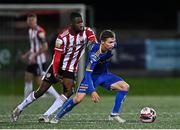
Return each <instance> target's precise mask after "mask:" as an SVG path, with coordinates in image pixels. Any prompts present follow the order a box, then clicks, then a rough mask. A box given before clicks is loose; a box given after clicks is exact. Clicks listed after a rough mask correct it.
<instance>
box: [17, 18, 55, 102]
mask: <svg viewBox="0 0 180 130" xmlns="http://www.w3.org/2000/svg"><path fill="white" fill-rule="evenodd" d="M27 24H28V26H29V41H30V49H29V51H27V52H26V53H25V54H23V55H22V57H21V58H22V59H23V60H24V61H26V62H27V63H28V66H27V68H26V72H25V86H24V99H25V98H27V96H28V95H29V94H30V93H31V92H32V91H33V78H34V77H35V78H36V81H37V84H38V86H39V85H40V82H41V78H42V75H43V74H44V73H45V72H44V71H45V63H46V53H47V50H48V44H47V41H46V32H45V30H44V29H43V28H42V27H40V26H39V25H38V24H37V16H36V15H35V14H29V15H28V16H27ZM48 92H49V93H50V94H52V95H53V96H54V97H56V98H57V97H58V93H57V92H56V90H55V89H54V88H53V87H50V89H49V90H48Z"/></svg>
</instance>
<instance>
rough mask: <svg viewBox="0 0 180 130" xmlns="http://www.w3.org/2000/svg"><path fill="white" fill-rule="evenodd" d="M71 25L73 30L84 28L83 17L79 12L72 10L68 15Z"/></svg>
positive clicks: (78, 30)
mask: <svg viewBox="0 0 180 130" xmlns="http://www.w3.org/2000/svg"><path fill="white" fill-rule="evenodd" d="M70 20H71V27H72V29H73V30H74V31H75V32H80V31H83V30H84V25H83V19H82V16H81V14H80V13H77V12H72V13H71V15H70Z"/></svg>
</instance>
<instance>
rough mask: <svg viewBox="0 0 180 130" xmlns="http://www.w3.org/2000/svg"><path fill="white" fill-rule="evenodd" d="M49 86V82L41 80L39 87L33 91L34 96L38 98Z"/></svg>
mask: <svg viewBox="0 0 180 130" xmlns="http://www.w3.org/2000/svg"><path fill="white" fill-rule="evenodd" d="M49 87H50V84H49V83H46V82H42V83H41V84H40V86H39V88H38V89H37V90H36V91H35V92H34V97H35V98H39V97H41V96H42V95H43V94H44V93H45V92H46V91H47V90H48V89H49Z"/></svg>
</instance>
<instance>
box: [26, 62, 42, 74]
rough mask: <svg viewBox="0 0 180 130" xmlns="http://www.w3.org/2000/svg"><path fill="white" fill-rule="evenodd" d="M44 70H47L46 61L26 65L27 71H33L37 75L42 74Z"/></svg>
mask: <svg viewBox="0 0 180 130" xmlns="http://www.w3.org/2000/svg"><path fill="white" fill-rule="evenodd" d="M43 71H45V63H43V64H30V65H28V66H27V67H26V72H29V73H32V74H33V75H35V76H42V72H43Z"/></svg>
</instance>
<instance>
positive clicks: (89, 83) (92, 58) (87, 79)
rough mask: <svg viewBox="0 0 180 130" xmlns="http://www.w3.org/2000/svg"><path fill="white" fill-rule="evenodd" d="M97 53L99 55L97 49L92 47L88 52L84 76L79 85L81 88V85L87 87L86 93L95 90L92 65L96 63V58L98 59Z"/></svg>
mask: <svg viewBox="0 0 180 130" xmlns="http://www.w3.org/2000/svg"><path fill="white" fill-rule="evenodd" d="M98 55H99V50H98V51H95V50H94V49H93V48H92V49H91V51H90V52H89V60H88V65H87V67H86V69H85V74H84V78H83V81H82V82H81V85H80V89H81V86H83V87H84V86H85V87H87V90H86V92H87V93H92V92H94V91H95V87H94V84H93V80H92V72H93V70H94V67H95V66H96V64H97V63H98V60H99V56H98Z"/></svg>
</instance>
